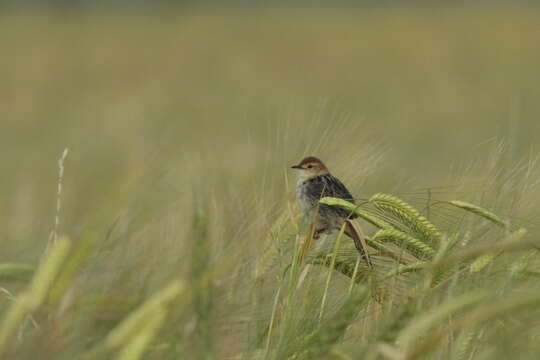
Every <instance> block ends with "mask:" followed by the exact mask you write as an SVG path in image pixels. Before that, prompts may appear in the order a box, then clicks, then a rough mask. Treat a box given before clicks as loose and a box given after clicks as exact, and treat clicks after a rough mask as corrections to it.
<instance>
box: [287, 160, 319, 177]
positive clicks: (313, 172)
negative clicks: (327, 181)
mask: <svg viewBox="0 0 540 360" xmlns="http://www.w3.org/2000/svg"><path fill="white" fill-rule="evenodd" d="M291 168H293V169H297V170H299V171H300V176H301V177H304V178H310V177H313V176H317V175H323V174H328V169H327V168H326V166H325V165H324V164H323V162H322V161H321V160H320V159H318V158H316V157H314V156H308V157H307V158H304V159H302V161H300V162H299V163H298V165H293V166H291Z"/></svg>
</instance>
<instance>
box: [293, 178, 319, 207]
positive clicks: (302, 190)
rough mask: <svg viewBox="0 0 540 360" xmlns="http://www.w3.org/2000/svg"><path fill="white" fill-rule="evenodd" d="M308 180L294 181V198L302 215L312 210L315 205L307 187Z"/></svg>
mask: <svg viewBox="0 0 540 360" xmlns="http://www.w3.org/2000/svg"><path fill="white" fill-rule="evenodd" d="M309 185H310V181H309V180H304V179H300V180H298V182H297V183H296V200H297V201H298V206H299V207H300V210H301V211H302V212H303V213H304V215H306V216H307V215H309V213H310V211H311V210H313V208H314V206H315V201H314V199H313V197H312V196H310V189H309Z"/></svg>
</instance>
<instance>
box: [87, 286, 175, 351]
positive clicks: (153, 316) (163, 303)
mask: <svg viewBox="0 0 540 360" xmlns="http://www.w3.org/2000/svg"><path fill="white" fill-rule="evenodd" d="M184 291H185V285H184V283H183V282H182V281H180V280H173V281H172V282H170V283H169V284H168V285H166V286H165V287H164V288H162V289H161V290H159V291H158V292H157V293H155V294H154V295H152V297H151V298H149V299H148V300H146V301H145V302H144V303H143V304H141V305H140V306H139V307H138V308H136V309H135V310H133V311H132V312H131V313H130V314H129V315H128V316H127V317H126V318H125V319H124V320H122V321H121V322H120V323H119V324H118V325H116V327H115V328H114V329H113V330H111V332H109V334H108V335H107V336H106V337H105V339H104V340H103V341H102V342H100V343H98V344H97V345H95V346H94V347H93V348H91V349H90V350H89V351H88V352H87V353H86V354H85V355H84V356H83V359H85V360H90V359H103V358H105V355H106V354H107V353H109V352H111V351H114V350H121V353H120V354H121V356H124V354H126V353H127V354H129V353H132V354H133V353H136V354H140V352H141V351H142V350H143V349H144V347H146V346H147V344H148V342H149V340H151V339H152V337H153V336H154V334H155V333H156V331H157V330H159V327H160V326H161V325H162V323H163V319H162V317H163V314H166V313H167V312H168V309H169V307H170V304H172V303H173V302H174V300H176V299H178V297H179V296H180V295H181V294H182V293H183V292H184ZM141 347H142V348H141Z"/></svg>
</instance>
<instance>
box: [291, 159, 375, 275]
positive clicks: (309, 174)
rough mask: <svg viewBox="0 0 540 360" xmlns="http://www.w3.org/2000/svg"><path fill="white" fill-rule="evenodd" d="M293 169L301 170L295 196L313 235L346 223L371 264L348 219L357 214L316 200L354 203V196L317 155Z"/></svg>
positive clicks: (359, 236) (350, 235) (360, 240)
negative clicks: (310, 225)
mask: <svg viewBox="0 0 540 360" xmlns="http://www.w3.org/2000/svg"><path fill="white" fill-rule="evenodd" d="M292 168H294V169H298V170H300V175H299V177H298V182H297V183H296V199H297V200H298V204H299V206H300V210H301V211H302V212H303V213H304V215H305V216H306V217H307V219H308V221H309V222H310V223H312V224H313V225H314V227H315V228H314V238H318V237H319V235H320V234H321V233H326V234H331V233H332V232H334V231H335V230H338V229H340V228H341V226H342V225H343V223H344V222H345V223H346V228H345V233H346V234H347V236H349V237H350V238H352V239H353V240H354V244H355V246H356V248H357V249H358V251H359V252H360V253H361V254H362V255H363V257H364V259H365V260H366V262H367V264H368V265H369V266H370V267H371V261H370V260H369V256H368V254H367V252H366V250H365V242H364V239H363V235H362V234H361V232H360V231H359V230H357V229H356V228H355V227H354V226H353V223H352V222H351V220H352V219H355V218H356V217H357V215H356V214H350V213H348V212H347V211H345V210H343V209H339V208H336V207H333V206H329V205H324V204H319V200H320V199H321V198H323V197H325V196H331V197H336V198H341V199H345V200H347V201H350V202H352V203H354V198H353V196H352V195H351V193H350V192H349V190H347V187H345V185H344V184H343V183H342V182H341V181H340V180H339V179H338V178H336V177H334V176H332V174H330V172H329V171H328V169H327V168H326V166H325V165H324V163H323V162H322V161H321V160H319V159H318V158H316V157H313V156H309V157H307V158H304V159H303V160H302V161H301V162H300V163H299V164H298V165H294V166H292Z"/></svg>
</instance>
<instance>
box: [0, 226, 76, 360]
mask: <svg viewBox="0 0 540 360" xmlns="http://www.w3.org/2000/svg"><path fill="white" fill-rule="evenodd" d="M70 248H71V242H70V241H69V239H68V238H67V237H64V236H61V237H60V238H58V240H57V241H56V242H55V243H54V244H53V247H52V248H51V249H50V251H49V252H48V254H47V255H46V257H45V259H44V260H43V261H42V262H41V264H40V265H39V268H38V269H37V271H36V273H35V274H34V278H33V279H32V282H31V284H30V286H29V287H28V289H27V290H25V291H24V292H23V293H22V294H21V295H20V296H18V297H17V299H16V300H15V301H13V302H12V303H11V305H10V307H9V308H8V309H7V311H6V313H5V315H4V318H3V319H2V323H0V357H1V355H2V353H3V352H4V351H5V350H6V348H7V347H8V345H9V341H10V339H11V338H12V336H13V335H14V333H15V332H16V330H17V329H18V328H19V326H20V325H21V324H22V322H23V321H24V318H25V316H26V315H27V314H30V313H32V312H33V311H35V310H37V309H38V308H39V307H40V306H41V305H42V304H43V302H44V301H45V299H46V298H47V294H48V292H49V290H50V287H51V285H52V284H53V283H54V280H55V279H56V277H57V276H58V273H59V272H60V269H61V267H62V264H63V263H64V261H65V259H66V258H67V256H68V254H69V251H70Z"/></svg>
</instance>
